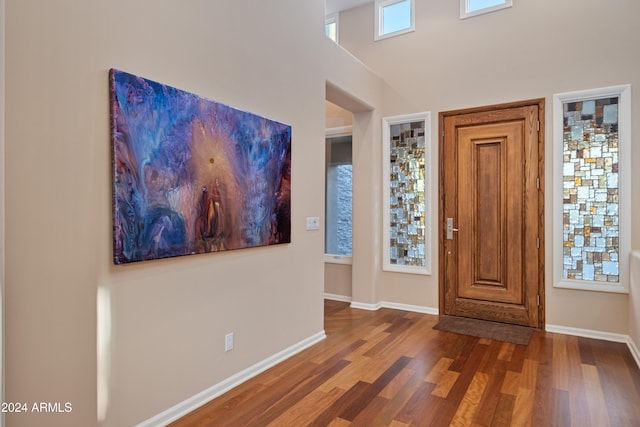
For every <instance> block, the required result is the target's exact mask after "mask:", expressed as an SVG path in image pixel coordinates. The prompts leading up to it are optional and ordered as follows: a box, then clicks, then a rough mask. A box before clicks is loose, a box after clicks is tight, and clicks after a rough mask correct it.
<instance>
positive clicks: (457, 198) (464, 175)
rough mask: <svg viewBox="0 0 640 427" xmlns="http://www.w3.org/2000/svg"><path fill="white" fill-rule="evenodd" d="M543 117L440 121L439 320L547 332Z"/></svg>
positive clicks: (527, 111)
mask: <svg viewBox="0 0 640 427" xmlns="http://www.w3.org/2000/svg"><path fill="white" fill-rule="evenodd" d="M543 113H544V100H535V101H527V102H522V103H513V104H508V105H500V106H492V107H485V108H481V109H472V110H462V111H453V112H446V113H440V130H441V139H440V223H441V225H442V227H441V233H440V271H441V274H440V295H441V298H440V312H441V313H444V314H448V315H455V316H464V317H472V318H477V319H484V320H492V321H498V322H505V323H513V324H518V325H526V326H532V327H536V328H540V327H543V326H544V305H543V302H544V298H543V296H544V294H543V291H544V287H543V282H544V279H543V278H544V268H543V261H544V254H543V244H542V239H543V194H542V172H543V166H544V164H543V154H544V151H543V135H544V133H543V132H542V131H541V129H543V126H542V125H541V120H542V118H543V117H544V114H543Z"/></svg>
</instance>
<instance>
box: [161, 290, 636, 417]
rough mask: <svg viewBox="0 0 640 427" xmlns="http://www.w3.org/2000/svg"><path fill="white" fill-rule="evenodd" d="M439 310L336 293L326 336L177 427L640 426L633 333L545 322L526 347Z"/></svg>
mask: <svg viewBox="0 0 640 427" xmlns="http://www.w3.org/2000/svg"><path fill="white" fill-rule="evenodd" d="M437 321H438V317H437V316H433V315H427V314H419V313H412V312H405V311H400V310H392V309H381V310H378V311H375V312H371V311H365V310H357V309H351V308H350V307H349V305H348V304H347V303H341V302H335V301H326V302H325V331H326V333H327V339H326V340H324V341H323V342H321V343H318V344H316V345H315V346H313V347H311V348H309V349H307V350H305V351H303V352H301V353H299V354H297V355H295V356H293V357H291V358H290V359H288V360H286V361H285V362H283V363H281V364H279V365H277V366H275V367H273V368H271V369H270V370H268V371H266V372H264V373H262V374H260V375H258V376H257V377H255V378H253V379H251V380H249V381H247V382H246V383H244V384H242V385H240V386H238V387H236V388H235V389H233V390H231V391H229V392H228V393H226V394H224V395H222V396H220V397H218V398H217V399H214V400H213V401H211V402H209V403H208V404H206V405H204V406H202V407H201V408H199V409H197V410H196V411H194V412H192V413H191V414H188V415H187V416H185V417H183V418H182V419H180V420H178V421H176V422H175V423H173V424H171V426H173V427H179V426H267V425H269V426H287V427H291V426H307V425H310V426H329V425H330V426H338V427H339V426H367V427H369V426H393V427H399V426H409V425H411V426H450V425H451V426H518V427H520V426H578V427H586V426H593V427H604V426H612V427H617V426H640V370H639V369H638V366H637V365H636V363H635V361H634V359H633V357H632V355H631V353H630V352H629V349H628V348H627V346H626V345H625V344H620V343H612V342H607V341H600V340H594V339H587V338H579V337H575V336H568V335H561V334H554V333H549V332H544V331H536V332H535V333H534V334H533V336H532V338H531V341H530V343H529V345H528V346H523V345H516V344H510V343H505V342H501V341H494V340H488V339H483V338H475V337H470V336H465V335H458V334H453V333H449V332H442V331H437V330H434V329H432V327H433V326H434V325H435V324H436V323H437Z"/></svg>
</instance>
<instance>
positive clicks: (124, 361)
mask: <svg viewBox="0 0 640 427" xmlns="http://www.w3.org/2000/svg"><path fill="white" fill-rule="evenodd" d="M6 34H7V37H6V42H7V43H6V81H7V90H6V116H5V117H6V159H7V162H6V181H5V186H6V224H7V227H6V228H7V233H6V249H7V250H6V301H7V304H6V313H5V314H6V316H5V319H6V343H7V347H6V348H7V352H6V364H7V375H6V389H7V393H6V400H7V401H12V402H21V401H26V402H39V401H44V402H62V403H63V404H64V403H65V402H70V403H71V404H72V408H73V410H72V412H70V413H67V414H20V415H9V416H8V417H7V418H8V419H7V421H8V425H11V426H12V427H13V426H16V427H19V426H34V425H47V426H91V425H97V424H100V425H104V426H125V425H133V424H136V423H139V422H142V421H143V420H146V419H148V418H150V417H152V416H154V415H156V414H158V413H160V412H162V411H164V410H165V409H167V408H169V407H171V406H173V405H175V404H177V403H180V402H182V401H184V400H185V399H187V398H189V397H191V396H193V395H195V394H196V393H198V392H201V391H203V390H205V389H207V388H208V387H211V386H212V385H215V384H217V383H219V382H220V381H222V380H224V379H226V378H228V377H230V376H231V375H233V374H235V373H237V372H239V371H241V370H243V369H245V368H247V367H249V366H251V365H253V364H255V363H256V362H259V361H262V360H264V359H265V358H266V357H268V356H271V355H273V354H275V353H277V352H279V351H281V350H283V349H284V348H287V347H289V346H291V345H293V344H296V343H298V342H300V341H301V340H303V339H305V338H307V337H309V336H312V335H314V334H316V333H318V332H320V331H322V329H323V314H322V313H323V305H322V296H323V266H324V265H323V264H324V263H323V242H322V233H321V232H307V231H305V217H307V216H322V212H323V197H322V194H323V192H324V185H323V176H324V111H325V110H324V108H325V106H324V99H325V92H324V91H325V75H324V73H325V71H324V69H323V61H322V57H323V55H322V54H319V53H318V52H322V51H323V49H325V44H324V43H325V37H324V33H323V2H322V1H321V0H315V1H305V2H300V1H297V0H280V1H278V2H247V1H237V0H223V1H215V2H211V1H206V0H189V1H186V2H175V1H168V0H161V1H158V0H154V1H150V0H142V1H135V2H131V1H125V0H109V1H106V0H102V1H92V2H87V1H85V0H60V1H56V2H51V1H47V0H20V1H9V2H7V5H6ZM111 67H115V68H118V69H121V70H124V71H128V72H131V73H134V74H137V75H140V76H144V77H147V78H150V79H153V80H155V81H159V82H162V83H166V84H169V85H171V86H174V87H177V88H180V89H184V90H187V91H190V92H194V93H197V94H199V95H202V96H205V97H207V98H210V99H214V100H217V101H220V102H223V103H226V104H228V105H231V106H234V107H238V108H241V109H244V110H247V111H251V112H254V113H257V114H260V115H263V116H266V117H269V118H273V119H275V120H279V121H282V122H286V123H289V124H291V125H292V127H293V147H292V153H293V154H292V155H293V160H292V195H293V200H292V209H293V212H292V220H293V223H292V240H293V242H292V243H291V244H289V245H278V246H275V247H267V248H254V249H246V250H239V251H232V252H225V253H215V254H207V255H197V256H188V257H181V258H173V259H165V260H159V261H151V262H142V263H136V264H132V265H125V266H114V265H113V263H112V243H111V239H112V236H111V151H110V139H109V99H108V95H109V93H108V74H107V73H108V69H109V68H111ZM354 80H355V78H354ZM98 295H100V297H99V298H98ZM98 307H99V309H98ZM292 319H295V321H292ZM98 329H99V330H100V334H99V335H98V333H97V330H98ZM229 331H233V332H235V348H234V350H233V351H231V352H229V353H225V352H224V346H223V343H224V334H225V333H227V332H229ZM97 341H98V342H97ZM97 344H98V345H99V346H100V348H101V353H100V356H101V357H100V359H99V360H98V351H97ZM98 383H99V384H100V391H98V390H97V388H98ZM98 414H99V415H100V416H102V417H104V419H103V420H101V422H99V421H98Z"/></svg>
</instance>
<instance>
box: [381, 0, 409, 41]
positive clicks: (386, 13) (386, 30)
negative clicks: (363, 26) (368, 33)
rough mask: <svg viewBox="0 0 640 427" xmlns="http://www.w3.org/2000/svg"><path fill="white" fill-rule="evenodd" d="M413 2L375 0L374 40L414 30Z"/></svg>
mask: <svg viewBox="0 0 640 427" xmlns="http://www.w3.org/2000/svg"><path fill="white" fill-rule="evenodd" d="M414 9H415V0H376V22H375V35H374V36H375V37H374V38H375V40H381V39H384V38H387V37H393V36H397V35H400V34H405V33H408V32H411V31H414V30H415V11H414Z"/></svg>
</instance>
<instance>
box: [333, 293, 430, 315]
mask: <svg viewBox="0 0 640 427" xmlns="http://www.w3.org/2000/svg"><path fill="white" fill-rule="evenodd" d="M324 297H325V299H329V300H333V301H342V302H350V303H351V308H357V309H360V310H369V311H377V310H380V309H381V308H393V309H396V310H404V311H413V312H416V313H423V314H433V315H436V316H437V315H438V313H439V310H438V309H437V308H433V307H424V306H421V305H411V304H401V303H397V302H390V301H379V302H377V303H375V304H368V303H364V302H357V301H352V300H351V297H346V296H342V295H335V294H324Z"/></svg>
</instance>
